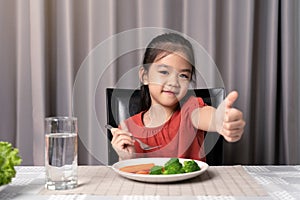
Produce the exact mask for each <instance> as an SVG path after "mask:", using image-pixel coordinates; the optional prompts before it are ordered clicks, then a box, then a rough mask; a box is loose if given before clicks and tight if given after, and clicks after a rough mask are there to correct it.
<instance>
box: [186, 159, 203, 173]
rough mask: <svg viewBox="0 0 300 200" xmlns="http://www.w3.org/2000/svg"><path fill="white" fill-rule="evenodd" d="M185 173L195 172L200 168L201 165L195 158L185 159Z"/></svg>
mask: <svg viewBox="0 0 300 200" xmlns="http://www.w3.org/2000/svg"><path fill="white" fill-rule="evenodd" d="M182 169H183V170H184V172H185V173H188V172H194V171H198V170H200V167H199V165H198V164H197V163H196V162H195V161H194V160H189V161H184V162H183V167H182Z"/></svg>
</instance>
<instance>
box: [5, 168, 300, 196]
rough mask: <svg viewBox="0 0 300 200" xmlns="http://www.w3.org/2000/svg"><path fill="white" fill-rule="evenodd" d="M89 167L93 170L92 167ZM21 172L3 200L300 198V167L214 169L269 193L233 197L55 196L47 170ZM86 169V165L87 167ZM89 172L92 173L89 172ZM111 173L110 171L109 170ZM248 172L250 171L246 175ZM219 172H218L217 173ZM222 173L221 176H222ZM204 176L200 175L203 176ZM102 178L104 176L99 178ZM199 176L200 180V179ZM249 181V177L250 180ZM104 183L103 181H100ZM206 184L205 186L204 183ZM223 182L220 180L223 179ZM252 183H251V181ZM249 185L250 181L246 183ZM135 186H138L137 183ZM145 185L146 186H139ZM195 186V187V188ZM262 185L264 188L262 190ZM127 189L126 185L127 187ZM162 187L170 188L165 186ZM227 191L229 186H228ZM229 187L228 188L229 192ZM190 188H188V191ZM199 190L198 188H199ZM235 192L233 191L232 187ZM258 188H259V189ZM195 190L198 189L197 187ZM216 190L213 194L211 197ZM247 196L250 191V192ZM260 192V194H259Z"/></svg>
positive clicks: (182, 185) (115, 177) (119, 178)
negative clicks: (47, 182)
mask: <svg viewBox="0 0 300 200" xmlns="http://www.w3.org/2000/svg"><path fill="white" fill-rule="evenodd" d="M88 168H89V167H88ZM16 169H17V176H16V178H14V179H13V182H12V183H11V184H9V185H8V186H6V187H5V188H4V189H2V191H0V199H1V200H8V199H14V200H15V199H20V200H21V199H22V200H26V199H30V200H33V198H34V199H37V200H44V199H45V200H46V199H47V200H56V199H57V200H59V199H66V200H71V199H76V200H81V199H82V200H86V199H91V200H93V199H105V200H106V199H107V200H108V199H112V200H114V199H116V200H117V199H122V200H127V199H128V200H130V199H132V200H133V199H134V200H138V199H141V200H142V199H144V200H152V199H155V200H171V199H172V200H173V199H174V200H181V199H189V200H193V199H209V200H210V199H211V200H212V199H230V200H231V199H232V200H234V199H266V200H267V199H300V166H242V167H241V166H239V167H230V166H223V167H210V170H211V171H210V174H212V173H215V174H218V172H222V170H225V171H226V170H227V171H228V172H229V174H231V175H232V177H231V180H227V179H224V177H225V176H224V177H223V178H222V179H224V180H223V181H224V185H227V184H230V181H231V182H232V183H231V184H233V185H234V182H236V181H243V177H242V179H241V177H239V174H242V175H241V176H245V175H247V177H248V176H249V175H250V179H253V180H254V182H255V184H257V185H258V186H259V188H261V190H262V191H263V192H265V195H259V196H255V195H253V194H250V195H249V196H248V195H244V194H242V195H238V196H236V195H230V192H229V191H225V190H224V193H222V192H221V193H219V194H218V195H209V193H208V195H207V194H206V195H192V194H191V195H187V194H183V196H182V195H175V196H170V195H132V194H131V195H126V193H125V194H124V195H120V194H119V195H107V194H104V195H101V194H97V195H95V194H90V193H87V194H85V193H84V192H80V194H63V193H60V192H58V193H55V194H47V192H46V194H41V191H45V189H44V177H45V173H44V167H25V166H22V167H16ZM85 169H86V166H85ZM90 169H94V170H97V168H94V167H90V168H89V170H90ZM235 169H237V170H240V171H241V169H242V171H243V172H244V173H245V174H244V175H243V173H241V172H238V173H235V172H234V170H235ZM89 170H88V171H89ZM108 170H109V169H108ZM245 171H246V172H245ZM216 172H217V173H216ZM106 174H108V175H106V176H112V177H114V181H120V180H121V179H122V180H121V181H124V182H123V183H126V184H124V185H128V181H130V180H125V179H123V178H122V177H119V176H117V175H116V174H114V173H113V172H112V173H106ZM219 174H220V173H219ZM201 176H202V175H200V177H201ZM99 177H100V176H99ZM200 177H199V178H200ZM217 178H218V175H216V176H215V178H212V180H209V179H207V178H205V177H204V178H203V177H202V180H200V182H197V183H196V181H194V183H193V181H190V182H191V183H190V182H185V183H183V184H182V183H179V184H176V185H174V184H173V185H170V186H168V187H177V186H178V188H179V187H180V188H181V189H182V188H184V187H188V186H186V185H189V184H190V185H191V184H199V185H197V187H198V186H199V187H200V186H201V187H202V186H203V185H206V187H207V186H209V184H210V185H211V186H212V187H213V186H214V185H216V184H217V181H218V179H217ZM248 179H249V177H248ZM216 180H217V181H216ZM100 181H101V180H100ZM201 181H202V182H203V185H202V183H201ZM219 181H220V180H219ZM250 181H251V180H250ZM246 182H247V180H246ZM134 184H135V183H134ZM136 184H139V186H141V184H143V183H136ZM193 186H195V185H193ZM260 186H261V187H260ZM123 187H124V186H123ZM158 187H160V186H158ZM161 187H166V185H162V186H161ZM240 187H241V188H244V187H247V186H246V185H245V186H244V185H241V186H240ZM224 188H225V189H226V187H224ZM228 188H229V187H227V189H228ZM187 189H188V188H187ZM196 189H197V188H196ZM230 189H232V188H230ZM256 189H257V188H256ZM194 190H195V188H194ZM213 192H214V191H212V193H211V194H214V193H213ZM246 193H247V192H246ZM258 193H259V191H258Z"/></svg>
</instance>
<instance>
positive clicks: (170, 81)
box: [168, 73, 179, 87]
mask: <svg viewBox="0 0 300 200" xmlns="http://www.w3.org/2000/svg"><path fill="white" fill-rule="evenodd" d="M168 85H170V86H173V87H178V86H179V83H178V75H177V74H174V73H173V74H171V75H170V76H169V79H168Z"/></svg>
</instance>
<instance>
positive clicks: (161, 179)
mask: <svg viewBox="0 0 300 200" xmlns="http://www.w3.org/2000/svg"><path fill="white" fill-rule="evenodd" d="M169 160H170V158H136V159H129V160H122V161H119V162H117V163H115V164H113V165H112V168H113V170H114V171H115V172H116V173H118V174H120V175H121V176H123V177H125V178H128V179H132V180H136V181H142V182H152V183H166V182H175V181H182V180H186V179H190V178H194V177H196V176H199V175H200V174H202V173H203V172H205V171H206V170H207V169H208V164H207V163H205V162H202V161H198V160H195V161H196V162H197V164H198V165H199V167H200V170H199V171H195V172H190V173H183V174H170V175H148V174H134V173H128V172H123V171H120V170H119V169H120V168H122V167H125V166H129V165H138V164H147V163H154V164H155V165H160V166H163V165H164V164H165V163H166V162H167V161H169ZM186 160H191V159H182V158H179V161H180V162H181V163H183V162H184V161H186Z"/></svg>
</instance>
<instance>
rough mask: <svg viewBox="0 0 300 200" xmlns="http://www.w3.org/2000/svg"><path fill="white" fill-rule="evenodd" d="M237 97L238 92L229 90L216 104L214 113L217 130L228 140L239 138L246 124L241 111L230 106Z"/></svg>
mask: <svg viewBox="0 0 300 200" xmlns="http://www.w3.org/2000/svg"><path fill="white" fill-rule="evenodd" d="M237 98H238V93H237V92H236V91H233V92H230V93H229V94H228V95H227V97H226V98H225V99H224V101H223V102H222V103H221V104H220V105H219V106H218V108H217V110H216V113H215V122H216V129H217V132H218V133H219V134H220V135H222V136H223V137H224V139H225V140H227V141H228V142H236V141H238V140H240V138H241V137H242V135H243V133H244V127H245V124H246V123H245V121H244V119H243V113H242V112H241V111H240V110H238V109H236V108H233V107H232V105H233V103H234V102H235V101H236V100H237Z"/></svg>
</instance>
